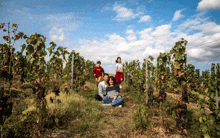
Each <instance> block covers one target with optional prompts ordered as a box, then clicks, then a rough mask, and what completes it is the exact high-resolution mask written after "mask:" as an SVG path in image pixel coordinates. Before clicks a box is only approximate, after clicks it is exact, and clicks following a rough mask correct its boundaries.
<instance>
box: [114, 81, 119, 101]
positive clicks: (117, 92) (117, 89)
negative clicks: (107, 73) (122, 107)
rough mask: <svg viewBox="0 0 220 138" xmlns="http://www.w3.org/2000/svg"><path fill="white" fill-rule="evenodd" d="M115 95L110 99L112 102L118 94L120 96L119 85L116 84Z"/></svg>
mask: <svg viewBox="0 0 220 138" xmlns="http://www.w3.org/2000/svg"><path fill="white" fill-rule="evenodd" d="M115 93H116V95H115V96H114V99H113V100H112V102H114V101H115V100H116V99H117V98H118V96H120V93H119V85H118V84H117V87H116V92H115Z"/></svg>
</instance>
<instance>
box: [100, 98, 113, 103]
mask: <svg viewBox="0 0 220 138" xmlns="http://www.w3.org/2000/svg"><path fill="white" fill-rule="evenodd" d="M112 100H113V98H108V97H107V96H104V97H103V98H102V103H106V104H109V103H111V102H112Z"/></svg>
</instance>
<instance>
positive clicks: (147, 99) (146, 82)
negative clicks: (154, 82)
mask: <svg viewBox="0 0 220 138" xmlns="http://www.w3.org/2000/svg"><path fill="white" fill-rule="evenodd" d="M147 63H148V60H147V59H146V90H147V79H148V74H147ZM147 103H148V94H146V104H147Z"/></svg>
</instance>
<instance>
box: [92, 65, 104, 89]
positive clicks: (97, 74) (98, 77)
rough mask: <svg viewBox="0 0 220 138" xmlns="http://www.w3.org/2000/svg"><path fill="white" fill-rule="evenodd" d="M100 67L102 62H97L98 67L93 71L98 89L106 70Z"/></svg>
mask: <svg viewBox="0 0 220 138" xmlns="http://www.w3.org/2000/svg"><path fill="white" fill-rule="evenodd" d="M100 65H101V62H100V61H97V66H96V67H95V68H94V70H93V75H94V76H95V80H96V84H97V87H98V84H99V82H100V80H101V77H102V76H103V74H105V72H104V69H103V68H102V67H101V66H100Z"/></svg>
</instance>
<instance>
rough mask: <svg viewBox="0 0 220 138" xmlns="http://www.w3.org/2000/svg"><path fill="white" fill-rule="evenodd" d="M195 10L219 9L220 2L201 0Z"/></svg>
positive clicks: (216, 0) (219, 0) (217, 0)
mask: <svg viewBox="0 0 220 138" xmlns="http://www.w3.org/2000/svg"><path fill="white" fill-rule="evenodd" d="M197 9H199V10H201V9H220V0H202V1H200V2H199V4H198V6H197Z"/></svg>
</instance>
